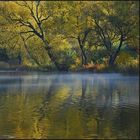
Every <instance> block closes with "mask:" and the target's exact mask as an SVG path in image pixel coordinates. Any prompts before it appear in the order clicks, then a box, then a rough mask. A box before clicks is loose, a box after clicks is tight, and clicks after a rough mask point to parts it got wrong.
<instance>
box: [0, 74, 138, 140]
mask: <svg viewBox="0 0 140 140" xmlns="http://www.w3.org/2000/svg"><path fill="white" fill-rule="evenodd" d="M0 138H24V139H25V138H38V139H39V138H48V139H55V138H59V139H62V138H63V139H66V138H69V139H70V138H75V139H76V138H77V139H81V138H92V139H94V138H95V139H96V138H103V139H109V138H114V139H116V138H117V139H124V138H126V139H132V138H133V139H138V138H139V78H138V76H123V75H121V74H115V73H114V74H113V73H112V74H89V73H65V74H62V73H60V74H57V73H52V74H51V73H50V74H49V73H35V72H33V73H25V72H22V73H21V72H0Z"/></svg>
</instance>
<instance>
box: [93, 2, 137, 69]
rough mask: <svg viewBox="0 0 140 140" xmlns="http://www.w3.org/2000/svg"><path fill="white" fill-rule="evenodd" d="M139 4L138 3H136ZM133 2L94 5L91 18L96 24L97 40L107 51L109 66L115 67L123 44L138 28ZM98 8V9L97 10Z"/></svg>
mask: <svg viewBox="0 0 140 140" xmlns="http://www.w3.org/2000/svg"><path fill="white" fill-rule="evenodd" d="M136 3H137V2H136ZM136 3H133V2H121V3H120V2H98V3H97V4H96V5H95V4H94V3H93V5H92V6H93V7H94V8H93V9H91V17H92V20H93V22H94V27H93V28H94V31H95V34H96V35H95V36H94V37H93V40H94V38H95V37H96V40H98V42H100V44H101V45H102V46H104V47H105V49H106V50H107V54H108V56H109V61H108V63H109V65H111V66H112V65H114V63H115V60H116V58H117V56H118V55H119V53H120V51H121V48H122V46H123V44H125V43H126V41H127V40H128V39H130V38H131V37H130V34H131V32H132V31H133V30H134V29H135V28H137V24H136V23H137V17H136V16H135V11H136V10H137V9H135V6H134V5H135V4H136ZM95 7H96V8H95Z"/></svg>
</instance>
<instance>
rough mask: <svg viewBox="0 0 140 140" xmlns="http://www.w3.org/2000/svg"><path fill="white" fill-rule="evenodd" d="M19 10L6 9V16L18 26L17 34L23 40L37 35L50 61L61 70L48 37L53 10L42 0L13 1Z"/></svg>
mask: <svg viewBox="0 0 140 140" xmlns="http://www.w3.org/2000/svg"><path fill="white" fill-rule="evenodd" d="M14 4H15V5H16V6H17V7H18V9H19V11H14V10H13V11H12V10H9V9H7V16H8V18H9V19H10V20H11V21H13V22H14V23H15V24H17V25H18V27H19V35H20V36H22V39H23V37H24V39H23V41H27V40H29V39H31V38H32V37H38V38H39V39H40V40H41V42H43V44H44V45H43V47H44V49H45V50H46V52H47V54H48V56H49V58H50V60H51V62H52V63H53V64H54V65H55V66H56V68H57V69H58V70H62V69H63V68H61V65H60V64H58V62H57V59H56V57H55V55H54V54H53V50H52V46H51V45H50V42H49V38H50V33H49V32H48V29H50V27H51V24H53V18H54V17H53V16H54V14H55V13H54V12H53V10H52V9H51V8H50V7H48V6H47V4H49V2H45V1H44V2H43V1H41V2H40V1H21V2H14Z"/></svg>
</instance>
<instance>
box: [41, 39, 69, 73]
mask: <svg viewBox="0 0 140 140" xmlns="http://www.w3.org/2000/svg"><path fill="white" fill-rule="evenodd" d="M43 42H44V44H45V50H46V51H47V53H48V55H49V58H50V59H51V61H52V62H53V63H54V65H55V66H56V68H57V70H59V71H65V70H67V69H66V68H64V67H62V66H61V65H60V64H59V63H58V62H57V61H56V58H55V57H54V55H53V53H52V51H51V47H50V45H49V44H48V42H47V41H45V40H44V41H43Z"/></svg>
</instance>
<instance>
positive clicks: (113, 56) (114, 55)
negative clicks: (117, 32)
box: [109, 35, 124, 66]
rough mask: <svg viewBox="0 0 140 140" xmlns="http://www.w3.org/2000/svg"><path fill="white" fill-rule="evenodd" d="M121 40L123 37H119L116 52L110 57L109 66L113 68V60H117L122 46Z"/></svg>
mask: <svg viewBox="0 0 140 140" xmlns="http://www.w3.org/2000/svg"><path fill="white" fill-rule="evenodd" d="M123 38H124V37H123V35H121V38H120V44H119V46H118V48H117V50H116V51H115V53H114V54H112V55H110V58H109V66H114V63H115V60H116V58H117V56H118V54H119V52H120V50H121V47H122V44H123V41H124V39H123Z"/></svg>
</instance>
